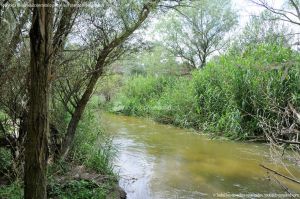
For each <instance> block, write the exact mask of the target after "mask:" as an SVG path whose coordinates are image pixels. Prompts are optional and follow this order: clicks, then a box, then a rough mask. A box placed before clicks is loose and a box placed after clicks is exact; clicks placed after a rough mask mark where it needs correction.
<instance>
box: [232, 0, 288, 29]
mask: <svg viewBox="0 0 300 199" xmlns="http://www.w3.org/2000/svg"><path fill="white" fill-rule="evenodd" d="M268 2H270V3H271V5H274V6H275V7H281V6H282V4H283V2H284V0H269V1H268ZM232 4H233V6H234V7H235V8H236V9H237V10H238V11H239V15H240V25H241V26H243V25H245V24H246V23H247V21H248V20H249V16H251V15H258V14H259V13H260V12H262V11H263V10H264V9H263V8H262V7H260V6H258V5H255V4H254V3H252V2H250V0H232Z"/></svg>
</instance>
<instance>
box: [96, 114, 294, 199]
mask: <svg viewBox="0 0 300 199" xmlns="http://www.w3.org/2000/svg"><path fill="white" fill-rule="evenodd" d="M102 122H103V126H104V128H105V130H106V131H107V132H110V133H112V134H113V137H114V138H113V142H114V144H115V145H116V148H117V155H116V159H115V164H116V167H115V169H116V171H117V172H118V173H119V175H120V186H121V187H122V188H124V190H125V191H126V192H127V197H128V198H129V199H150V198H151V199H173V198H174V199H175V198H187V199H190V198H222V197H223V198H231V197H232V198H234V197H237V195H234V194H240V196H241V197H240V198H246V197H248V198H258V196H262V195H263V194H264V196H265V198H269V197H267V196H268V195H267V194H276V193H277V194H282V195H277V196H278V198H279V197H281V198H282V197H283V196H284V194H285V193H286V192H285V191H284V188H283V187H282V185H283V186H288V187H289V188H290V192H293V193H300V186H299V185H297V184H295V183H291V182H288V181H286V180H284V179H283V178H281V177H279V176H275V175H273V174H272V173H271V172H269V173H268V172H267V171H266V170H265V169H263V168H261V167H260V166H259V164H263V165H265V166H268V167H270V168H272V169H274V170H276V171H278V172H281V173H283V174H285V175H289V176H291V174H289V172H288V171H286V169H285V168H284V167H283V166H281V165H279V164H274V163H271V162H270V156H269V154H270V152H269V148H268V146H266V145H263V144H254V143H241V142H234V141H221V140H211V139H209V138H208V137H207V136H205V135H201V134H199V133H195V132H193V131H189V130H187V129H181V128H176V127H173V126H169V125H163V124H158V123H156V122H154V121H152V120H149V119H141V118H135V117H127V116H120V115H112V114H104V115H103V118H102ZM289 170H290V171H291V172H292V173H293V175H294V176H292V177H293V178H297V179H300V171H299V169H298V170H297V168H295V167H293V166H292V165H291V166H289ZM274 176H275V177H274ZM276 179H277V180H278V181H280V182H281V184H282V185H279V184H278V182H277V180H276ZM243 194H244V195H243ZM251 194H252V195H251ZM253 194H257V195H253ZM258 194H260V195H258ZM269 196H270V195H269ZM271 196H272V195H271ZM299 196H300V195H299ZM274 198H277V197H274Z"/></svg>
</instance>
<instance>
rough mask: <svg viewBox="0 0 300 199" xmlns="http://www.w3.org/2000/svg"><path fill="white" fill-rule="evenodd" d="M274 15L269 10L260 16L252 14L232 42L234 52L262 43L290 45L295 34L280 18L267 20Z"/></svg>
mask: <svg viewBox="0 0 300 199" xmlns="http://www.w3.org/2000/svg"><path fill="white" fill-rule="evenodd" d="M271 17H274V14H273V13H271V12H269V11H264V12H262V13H261V14H260V15H259V16H251V18H250V21H249V22H248V23H247V24H246V26H245V27H244V29H243V31H242V33H240V34H239V35H238V36H237V37H236V39H235V40H234V42H233V44H232V49H231V50H234V53H236V52H241V51H243V50H245V49H246V48H247V47H248V46H251V45H252V46H253V45H261V44H277V45H284V46H289V45H290V42H291V40H292V39H293V36H294V35H293V34H292V32H291V31H289V27H288V26H286V25H285V24H283V23H281V22H280V21H278V20H267V19H268V18H271Z"/></svg>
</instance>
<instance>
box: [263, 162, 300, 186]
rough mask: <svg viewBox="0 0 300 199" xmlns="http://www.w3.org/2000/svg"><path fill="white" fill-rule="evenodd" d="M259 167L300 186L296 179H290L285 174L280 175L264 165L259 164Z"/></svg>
mask: <svg viewBox="0 0 300 199" xmlns="http://www.w3.org/2000/svg"><path fill="white" fill-rule="evenodd" d="M259 166H260V167H262V168H264V169H266V170H268V171H271V172H273V173H274V174H276V175H279V176H281V177H283V178H286V179H288V180H290V181H292V182H294V183H297V184H300V181H298V180H296V179H293V178H290V177H288V176H285V175H283V174H281V173H278V172H277V171H274V170H273V169H270V168H268V167H266V166H264V165H262V164H259Z"/></svg>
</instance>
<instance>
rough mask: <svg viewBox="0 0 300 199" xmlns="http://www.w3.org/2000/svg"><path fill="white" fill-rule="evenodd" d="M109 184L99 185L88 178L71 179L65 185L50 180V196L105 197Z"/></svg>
mask: <svg viewBox="0 0 300 199" xmlns="http://www.w3.org/2000/svg"><path fill="white" fill-rule="evenodd" d="M107 186H108V185H107V184H103V186H99V185H98V184H97V183H95V182H92V181H87V180H71V181H68V182H67V183H64V184H63V185H61V184H57V183H55V182H53V181H50V183H49V193H48V197H51V198H53V197H55V198H61V199H69V198H74V199H102V198H103V199H104V198H106V195H107V193H108V192H107V190H108V189H109V187H107Z"/></svg>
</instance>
